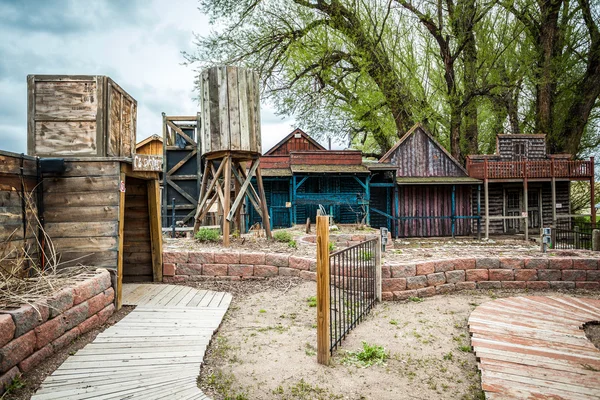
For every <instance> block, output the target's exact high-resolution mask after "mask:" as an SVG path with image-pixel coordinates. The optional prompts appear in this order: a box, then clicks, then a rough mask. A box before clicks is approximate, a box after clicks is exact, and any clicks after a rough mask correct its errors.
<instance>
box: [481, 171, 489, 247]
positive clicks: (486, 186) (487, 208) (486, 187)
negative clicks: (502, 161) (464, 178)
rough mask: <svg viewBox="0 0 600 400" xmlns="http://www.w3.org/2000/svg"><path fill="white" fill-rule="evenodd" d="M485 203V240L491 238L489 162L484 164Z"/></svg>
mask: <svg viewBox="0 0 600 400" xmlns="http://www.w3.org/2000/svg"><path fill="white" fill-rule="evenodd" d="M483 170H484V173H483V174H484V179H483V201H484V203H485V240H488V239H489V238H490V201H489V200H490V198H489V196H490V193H489V187H488V160H487V159H486V160H485V161H484V162H483Z"/></svg>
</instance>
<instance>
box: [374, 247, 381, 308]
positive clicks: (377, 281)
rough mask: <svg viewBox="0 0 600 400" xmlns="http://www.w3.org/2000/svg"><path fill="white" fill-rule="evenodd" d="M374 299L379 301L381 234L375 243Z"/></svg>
mask: <svg viewBox="0 0 600 400" xmlns="http://www.w3.org/2000/svg"><path fill="white" fill-rule="evenodd" d="M375 299H376V300H377V301H381V235H377V244H376V245H375Z"/></svg>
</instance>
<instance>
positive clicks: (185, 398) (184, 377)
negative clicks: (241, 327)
mask: <svg viewBox="0 0 600 400" xmlns="http://www.w3.org/2000/svg"><path fill="white" fill-rule="evenodd" d="M230 302H231V295H230V294H228V293H222V292H213V291H206V290H197V289H193V288H190V287H186V286H177V285H160V284H125V285H123V304H125V305H136V306H137V307H136V308H135V310H133V311H132V312H131V313H129V314H128V315H127V316H126V317H125V318H123V319H122V320H121V321H119V322H118V323H117V324H115V325H114V326H112V327H110V328H108V329H107V330H105V331H104V332H102V333H100V334H99V335H98V336H97V337H96V339H95V340H94V341H93V342H92V343H90V344H88V345H87V346H85V347H84V348H83V349H81V350H79V351H78V352H77V353H76V354H75V355H73V356H71V357H69V358H68V359H67V360H66V361H65V362H64V363H63V364H62V365H61V366H60V367H59V368H58V369H57V370H56V371H54V373H53V374H52V375H51V376H49V377H47V378H46V380H45V381H44V383H43V384H42V386H41V387H40V389H39V390H38V391H37V393H36V394H35V395H33V397H32V399H34V400H50V399H72V400H79V399H144V400H154V399H180V400H201V399H208V397H207V396H206V395H204V394H203V393H202V391H201V390H200V389H199V388H198V385H197V383H196V381H197V378H198V375H199V373H200V365H201V364H202V361H203V358H204V352H205V350H206V347H207V346H208V344H209V343H210V340H211V338H212V335H213V333H214V332H215V331H216V329H217V328H218V327H219V325H220V324H221V320H222V319H223V316H224V315H225V312H226V311H227V309H228V307H229V304H230Z"/></svg>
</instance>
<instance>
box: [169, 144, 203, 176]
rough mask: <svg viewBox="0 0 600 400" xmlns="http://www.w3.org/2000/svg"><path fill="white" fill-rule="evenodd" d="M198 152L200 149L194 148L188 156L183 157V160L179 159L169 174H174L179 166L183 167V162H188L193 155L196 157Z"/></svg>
mask: <svg viewBox="0 0 600 400" xmlns="http://www.w3.org/2000/svg"><path fill="white" fill-rule="evenodd" d="M196 153H198V150H196V149H194V150H192V151H191V152H190V153H189V154H188V155H187V156H185V157H184V158H183V160H181V161H179V162H178V163H177V164H175V165H174V166H173V168H171V169H170V170H169V171H168V172H167V175H173V174H174V173H175V172H176V171H177V170H178V169H179V168H181V167H183V164H185V163H186V162H188V161H189V160H190V159H191V158H192V157H194V156H195V155H196Z"/></svg>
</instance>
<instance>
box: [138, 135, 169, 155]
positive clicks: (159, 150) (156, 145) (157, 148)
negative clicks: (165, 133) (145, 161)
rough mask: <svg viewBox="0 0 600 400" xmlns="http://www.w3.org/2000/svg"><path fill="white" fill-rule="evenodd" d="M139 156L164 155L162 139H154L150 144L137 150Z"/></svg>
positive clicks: (145, 144)
mask: <svg viewBox="0 0 600 400" xmlns="http://www.w3.org/2000/svg"><path fill="white" fill-rule="evenodd" d="M135 152H136V153H137V154H152V155H158V156H162V155H163V142H162V140H160V139H155V138H152V140H150V141H149V142H148V143H144V144H143V145H141V146H139V147H137V148H136V150H135Z"/></svg>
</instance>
